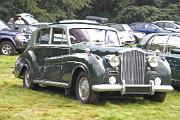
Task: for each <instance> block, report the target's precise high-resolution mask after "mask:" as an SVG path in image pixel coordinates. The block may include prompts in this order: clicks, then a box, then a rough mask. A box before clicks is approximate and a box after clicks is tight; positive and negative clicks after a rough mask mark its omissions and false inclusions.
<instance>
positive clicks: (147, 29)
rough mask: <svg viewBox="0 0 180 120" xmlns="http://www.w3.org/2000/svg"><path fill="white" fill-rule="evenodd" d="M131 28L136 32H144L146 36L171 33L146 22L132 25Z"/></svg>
mask: <svg viewBox="0 0 180 120" xmlns="http://www.w3.org/2000/svg"><path fill="white" fill-rule="evenodd" d="M130 27H131V28H132V29H133V30H134V31H138V32H144V33H145V34H151V33H165V32H170V31H167V30H164V29H162V28H160V27H158V26H157V25H155V24H153V23H146V22H136V23H132V24H130Z"/></svg>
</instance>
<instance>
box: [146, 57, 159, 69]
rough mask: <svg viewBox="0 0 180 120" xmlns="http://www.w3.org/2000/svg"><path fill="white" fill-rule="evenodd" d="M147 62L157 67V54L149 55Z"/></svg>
mask: <svg viewBox="0 0 180 120" xmlns="http://www.w3.org/2000/svg"><path fill="white" fill-rule="evenodd" d="M148 63H149V65H150V66H151V67H153V68H155V67H157V66H158V57H157V56H150V57H149V58H148Z"/></svg>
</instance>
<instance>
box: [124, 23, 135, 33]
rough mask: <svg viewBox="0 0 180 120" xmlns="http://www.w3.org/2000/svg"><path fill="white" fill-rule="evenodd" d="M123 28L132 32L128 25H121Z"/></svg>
mask: <svg viewBox="0 0 180 120" xmlns="http://www.w3.org/2000/svg"><path fill="white" fill-rule="evenodd" d="M123 27H124V29H125V31H133V30H132V29H131V27H130V26H129V25H127V24H123Z"/></svg>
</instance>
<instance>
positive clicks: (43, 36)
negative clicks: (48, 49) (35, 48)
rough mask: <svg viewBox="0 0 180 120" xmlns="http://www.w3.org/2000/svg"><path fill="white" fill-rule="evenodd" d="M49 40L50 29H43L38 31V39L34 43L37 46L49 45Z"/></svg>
mask: <svg viewBox="0 0 180 120" xmlns="http://www.w3.org/2000/svg"><path fill="white" fill-rule="evenodd" d="M49 40H50V28H44V29H42V30H40V31H39V38H38V39H37V41H36V43H39V44H49Z"/></svg>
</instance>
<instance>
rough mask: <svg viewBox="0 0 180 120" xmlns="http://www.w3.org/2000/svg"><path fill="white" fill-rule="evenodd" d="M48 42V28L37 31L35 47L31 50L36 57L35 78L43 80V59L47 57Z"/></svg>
mask: <svg viewBox="0 0 180 120" xmlns="http://www.w3.org/2000/svg"><path fill="white" fill-rule="evenodd" d="M49 42H50V28H43V29H41V30H39V31H38V33H37V39H36V41H35V45H34V47H33V48H32V51H33V53H34V55H35V57H36V62H37V65H36V68H37V69H36V70H37V71H35V76H36V77H35V78H36V79H43V76H44V69H45V59H46V58H47V56H48V54H47V53H48V47H49Z"/></svg>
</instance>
